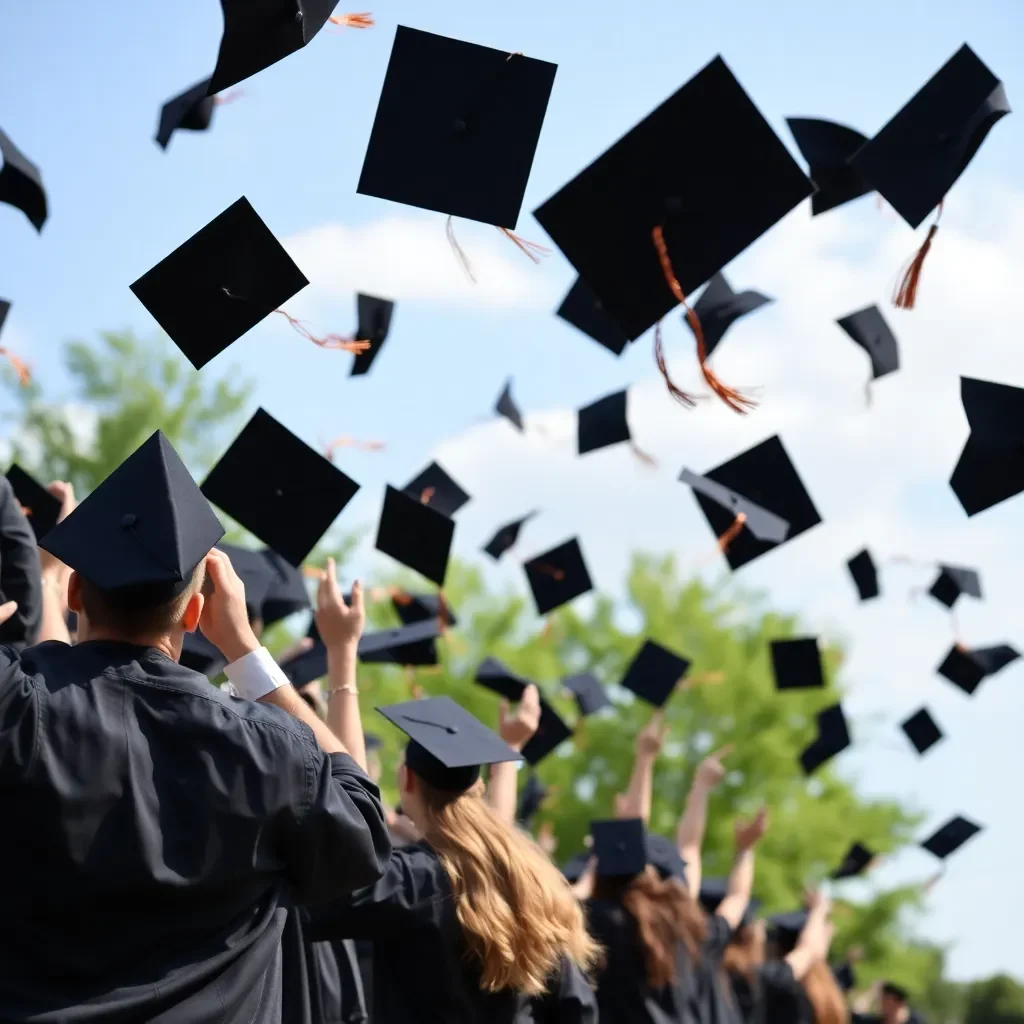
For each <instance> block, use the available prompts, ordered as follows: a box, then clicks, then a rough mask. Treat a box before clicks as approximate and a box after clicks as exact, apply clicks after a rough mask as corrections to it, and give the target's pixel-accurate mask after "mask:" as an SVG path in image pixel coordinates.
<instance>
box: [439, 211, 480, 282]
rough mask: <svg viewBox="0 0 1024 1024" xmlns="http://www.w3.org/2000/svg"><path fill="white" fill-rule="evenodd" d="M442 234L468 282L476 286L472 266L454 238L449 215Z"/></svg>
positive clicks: (453, 225)
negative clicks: (445, 237) (444, 235)
mask: <svg viewBox="0 0 1024 1024" xmlns="http://www.w3.org/2000/svg"><path fill="white" fill-rule="evenodd" d="M444 232H445V234H446V235H447V236H448V244H449V245H450V246H451V247H452V252H454V253H455V255H456V257H457V258H458V261H459V263H460V264H461V265H462V269H463V271H464V272H465V274H466V277H468V278H469V280H470V281H471V282H472V283H473V284H476V274H474V273H473V265H472V264H471V263H470V262H469V257H468V256H467V255H466V254H465V252H463V249H462V246H461V245H459V240H458V239H457V238H456V237H455V223H454V221H453V220H452V217H451V214H449V215H448V220H447V222H446V223H445V226H444Z"/></svg>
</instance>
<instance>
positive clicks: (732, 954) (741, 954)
mask: <svg viewBox="0 0 1024 1024" xmlns="http://www.w3.org/2000/svg"><path fill="white" fill-rule="evenodd" d="M762 963H764V931H763V930H762V929H761V928H759V927H758V926H757V925H756V924H741V925H740V926H739V928H737V929H736V931H735V932H733V935H732V938H731V939H730V940H729V944H728V945H727V946H726V947H725V953H724V954H723V956H722V967H723V968H725V971H726V973H727V974H731V975H734V976H736V977H740V978H745V979H746V980H747V981H748V982H749V983H750V984H751V985H753V984H754V983H755V981H756V980H757V968H758V967H759V966H760V965H761V964H762Z"/></svg>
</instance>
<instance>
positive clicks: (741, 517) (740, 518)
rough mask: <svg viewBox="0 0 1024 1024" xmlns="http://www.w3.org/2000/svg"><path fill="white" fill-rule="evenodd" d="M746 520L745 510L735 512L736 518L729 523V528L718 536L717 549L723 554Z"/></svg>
mask: <svg viewBox="0 0 1024 1024" xmlns="http://www.w3.org/2000/svg"><path fill="white" fill-rule="evenodd" d="M746 521H747V514H746V513H745V512H737V513H736V518H735V519H734V520H733V521H732V523H731V524H730V525H729V528H728V529H727V530H726V531H725V532H724V533H723V534H722V535H721V537H719V538H718V550H719V551H721V552H722V554H723V555H724V554H725V553H726V551H728V550H729V545H730V544H731V543H732V542H733V541H734V540H735V539H736V538H737V537H738V536H739V533H740V531H741V530H742V529H743V526H744V524H745V523H746Z"/></svg>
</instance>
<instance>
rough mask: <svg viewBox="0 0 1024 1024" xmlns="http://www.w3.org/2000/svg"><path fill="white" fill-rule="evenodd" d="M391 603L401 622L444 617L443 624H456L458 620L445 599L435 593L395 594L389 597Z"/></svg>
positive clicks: (410, 622) (406, 624) (406, 623)
mask: <svg viewBox="0 0 1024 1024" xmlns="http://www.w3.org/2000/svg"><path fill="white" fill-rule="evenodd" d="M391 604H392V606H393V607H394V609H395V614H396V615H397V616H398V617H399V619H401V621H402V624H403V625H405V626H411V625H412V624H413V623H414V622H426V621H427V620H428V619H437V620H441V619H444V622H443V625H444V626H445V627H447V626H457V625H458V624H459V620H458V619H457V618H456V617H455V612H453V611H452V609H451V607H450V605H449V604H448V602H447V601H442V599H441V598H440V597H439V596H438V595H437V594H406V593H404V592H403V593H402V594H395V595H394V596H392V598H391Z"/></svg>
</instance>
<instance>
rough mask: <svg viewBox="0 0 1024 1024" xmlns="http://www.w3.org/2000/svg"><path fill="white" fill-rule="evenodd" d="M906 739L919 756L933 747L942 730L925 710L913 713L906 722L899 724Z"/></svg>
mask: <svg viewBox="0 0 1024 1024" xmlns="http://www.w3.org/2000/svg"><path fill="white" fill-rule="evenodd" d="M900 728H901V729H902V730H903V731H904V733H906V736H907V739H908V740H910V742H911V743H913V744H914V748H915V749H916V750H917V752H918V753H919V754H923V753H924V752H925V751H926V750H929V749H930V748H932V747H934V746H935V744H936V743H938V742H939V740H941V739H942V730H941V729H940V728H939V727H938V725H936V723H935V719H934V718H932V716H931V715H930V714H929V713H928V709H927V708H921V709H919V710H918V711H915V712H914V713H913V714H912V715H911V716H910V717H909V718H908V719H906V721H904V722H902V723H901V724H900Z"/></svg>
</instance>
